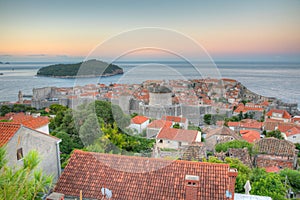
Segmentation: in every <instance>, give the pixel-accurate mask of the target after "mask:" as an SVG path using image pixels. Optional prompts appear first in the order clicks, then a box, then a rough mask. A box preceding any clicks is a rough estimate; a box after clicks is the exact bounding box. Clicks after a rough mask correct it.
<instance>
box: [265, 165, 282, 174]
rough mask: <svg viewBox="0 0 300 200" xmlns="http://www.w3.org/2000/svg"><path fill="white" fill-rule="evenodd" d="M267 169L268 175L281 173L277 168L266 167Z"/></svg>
mask: <svg viewBox="0 0 300 200" xmlns="http://www.w3.org/2000/svg"><path fill="white" fill-rule="evenodd" d="M265 169H266V172H268V173H271V172H274V173H276V172H279V171H280V168H279V167H277V166H272V167H266V168H265Z"/></svg>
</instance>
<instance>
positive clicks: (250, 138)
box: [240, 130, 260, 143]
mask: <svg viewBox="0 0 300 200" xmlns="http://www.w3.org/2000/svg"><path fill="white" fill-rule="evenodd" d="M240 133H241V135H242V138H243V139H244V140H246V141H247V142H249V143H253V142H255V141H258V140H259V139H260V133H259V132H258V131H254V130H241V131H240Z"/></svg>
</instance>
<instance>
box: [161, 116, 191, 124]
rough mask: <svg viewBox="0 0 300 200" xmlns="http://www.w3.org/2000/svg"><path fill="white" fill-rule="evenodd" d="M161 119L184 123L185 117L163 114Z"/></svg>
mask: <svg viewBox="0 0 300 200" xmlns="http://www.w3.org/2000/svg"><path fill="white" fill-rule="evenodd" d="M161 119H163V120H166V121H171V122H176V123H185V122H186V118H185V117H176V116H163V117H162V118H161Z"/></svg>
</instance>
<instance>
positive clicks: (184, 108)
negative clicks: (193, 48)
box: [31, 79, 298, 125]
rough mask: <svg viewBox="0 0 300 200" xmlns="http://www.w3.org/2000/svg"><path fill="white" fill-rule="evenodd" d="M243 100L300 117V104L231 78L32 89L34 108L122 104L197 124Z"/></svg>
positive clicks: (151, 114) (134, 110)
mask: <svg viewBox="0 0 300 200" xmlns="http://www.w3.org/2000/svg"><path fill="white" fill-rule="evenodd" d="M242 99H249V100H251V102H252V103H260V102H264V101H272V106H273V107H274V108H282V107H284V108H285V109H287V110H288V111H291V114H293V112H294V114H297V112H298V110H297V104H286V103H283V102H281V101H279V100H277V99H274V98H268V97H264V96H261V95H258V94H255V93H253V92H251V91H250V90H248V89H247V88H246V87H245V86H243V85H242V84H241V83H239V82H237V81H235V80H232V79H221V80H216V79H197V80H169V81H158V80H149V81H145V82H143V83H142V84H110V85H104V84H89V85H85V86H75V87H72V88H57V87H44V88H35V89H33V96H32V101H31V106H32V107H35V108H37V109H41V108H45V107H49V106H50V105H52V104H60V105H64V106H68V107H69V108H76V107H77V106H78V105H80V104H84V103H89V102H92V101H95V100H105V101H110V102H112V103H113V104H116V105H119V106H120V107H121V109H122V110H123V111H124V112H125V113H126V114H132V113H137V114H139V115H144V116H147V117H149V118H153V119H160V118H161V117H162V116H165V115H170V116H183V117H186V118H188V120H189V121H190V122H191V123H193V124H194V125H201V124H203V116H204V115H205V114H222V115H225V116H227V117H231V115H232V110H233V108H234V107H235V106H237V105H238V103H239V102H240V101H241V100H242Z"/></svg>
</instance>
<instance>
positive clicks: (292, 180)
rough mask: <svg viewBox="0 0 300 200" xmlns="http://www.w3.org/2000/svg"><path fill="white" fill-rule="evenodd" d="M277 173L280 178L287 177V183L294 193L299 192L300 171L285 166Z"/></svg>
mask: <svg viewBox="0 0 300 200" xmlns="http://www.w3.org/2000/svg"><path fill="white" fill-rule="evenodd" d="M279 174H280V176H281V177H282V179H285V178H287V180H288V184H289V185H290V186H291V187H292V190H293V191H294V192H295V193H299V192H300V171H296V170H292V169H288V168H286V169H284V170H281V171H280V173H279Z"/></svg>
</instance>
